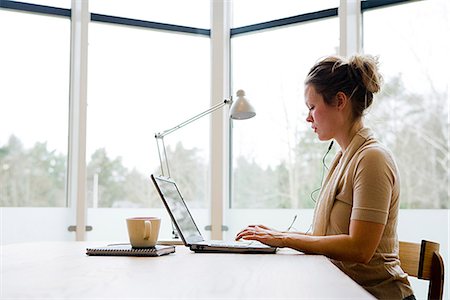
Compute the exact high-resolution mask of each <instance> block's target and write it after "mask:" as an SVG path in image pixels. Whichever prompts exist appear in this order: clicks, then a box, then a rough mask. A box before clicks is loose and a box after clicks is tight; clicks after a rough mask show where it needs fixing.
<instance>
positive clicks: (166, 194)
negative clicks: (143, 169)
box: [152, 175, 203, 245]
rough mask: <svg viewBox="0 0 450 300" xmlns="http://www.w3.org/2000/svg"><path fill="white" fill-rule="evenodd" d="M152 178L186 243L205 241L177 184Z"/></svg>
mask: <svg viewBox="0 0 450 300" xmlns="http://www.w3.org/2000/svg"><path fill="white" fill-rule="evenodd" d="M152 178H153V182H154V183H155V184H156V186H157V188H158V190H159V192H160V196H161V198H162V200H163V202H164V203H165V205H166V208H167V209H168V210H170V211H169V214H170V215H171V217H172V219H173V221H174V223H175V225H177V228H178V229H179V231H181V232H180V235H181V237H182V238H183V239H184V240H185V242H186V243H187V244H189V245H190V244H193V243H196V242H201V241H203V237H202V235H201V233H200V231H199V230H198V228H197V225H196V224H195V222H194V219H193V218H192V216H191V213H190V212H189V209H188V207H187V206H186V203H185V202H184V200H183V197H182V196H181V194H180V191H179V190H178V187H177V185H176V184H175V182H173V181H171V180H167V179H163V178H160V177H156V176H153V175H152ZM161 194H162V195H161Z"/></svg>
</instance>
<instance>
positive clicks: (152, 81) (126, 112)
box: [87, 23, 210, 208]
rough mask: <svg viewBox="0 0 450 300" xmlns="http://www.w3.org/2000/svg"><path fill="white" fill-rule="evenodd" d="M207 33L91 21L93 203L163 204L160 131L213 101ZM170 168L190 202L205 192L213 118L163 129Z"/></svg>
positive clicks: (200, 200) (199, 201)
mask: <svg viewBox="0 0 450 300" xmlns="http://www.w3.org/2000/svg"><path fill="white" fill-rule="evenodd" d="M209 42H210V41H209V38H205V37H198V36H189V35H182V34H173V33H164V32H159V31H152V30H142V29H134V28H130V27H126V26H123V27H122V26H111V25H105V24H98V23H91V24H90V31H89V76H88V80H89V84H88V89H89V90H88V125H87V132H88V134H87V163H88V166H87V168H88V178H87V180H88V182H87V187H88V205H89V207H137V208H138V207H162V205H161V200H160V199H159V197H158V196H157V194H156V190H155V188H154V187H153V184H152V183H151V181H150V174H151V173H156V174H157V175H159V174H161V173H160V161H159V156H158V152H157V145H156V140H155V138H154V135H155V133H157V132H161V131H164V130H166V129H169V128H172V127H173V126H175V125H178V124H179V123H181V122H183V121H185V120H187V119H189V118H190V117H192V116H194V115H196V114H198V113H200V112H202V111H204V110H206V109H207V108H209V107H210V89H209V84H210V75H209V71H210V66H209V63H210V60H209V57H210V55H209ZM164 140H165V144H166V149H167V156H168V160H169V163H170V172H171V176H172V178H173V179H175V180H176V182H177V183H178V185H179V186H180V189H181V191H182V193H183V195H184V197H185V198H186V201H187V202H188V205H189V206H190V207H192V208H198V207H206V206H208V207H209V202H208V201H207V200H206V191H207V180H206V176H207V166H208V159H209V150H208V149H209V119H208V117H204V118H202V119H200V120H198V121H196V122H194V123H192V124H189V125H188V126H186V127H184V128H181V129H179V130H178V131H176V132H174V133H172V134H169V135H167V136H166V137H165V139H164Z"/></svg>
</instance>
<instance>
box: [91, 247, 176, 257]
mask: <svg viewBox="0 0 450 300" xmlns="http://www.w3.org/2000/svg"><path fill="white" fill-rule="evenodd" d="M174 252H175V246H173V245H167V246H163V245H156V246H155V247H152V248H133V247H131V245H130V244H111V245H107V246H105V247H95V248H86V254H87V255H89V256H162V255H167V254H170V253H174Z"/></svg>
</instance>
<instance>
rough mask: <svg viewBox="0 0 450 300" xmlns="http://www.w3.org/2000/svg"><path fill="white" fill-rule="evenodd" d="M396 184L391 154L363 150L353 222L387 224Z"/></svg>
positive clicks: (371, 149) (357, 166)
mask: <svg viewBox="0 0 450 300" xmlns="http://www.w3.org/2000/svg"><path fill="white" fill-rule="evenodd" d="M395 181H396V168H395V164H394V163H393V160H392V158H391V156H390V154H389V153H388V152H387V151H385V150H384V149H382V148H379V147H371V148H367V149H364V150H363V151H362V152H361V153H360V155H359V157H358V163H357V165H356V170H355V173H354V181H353V182H354V186H353V209H352V214H351V219H352V220H361V221H369V222H374V223H380V224H386V223H387V220H388V216H389V208H390V204H391V201H392V198H393V191H394V184H395Z"/></svg>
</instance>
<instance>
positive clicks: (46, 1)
mask: <svg viewBox="0 0 450 300" xmlns="http://www.w3.org/2000/svg"><path fill="white" fill-rule="evenodd" d="M11 2H23V3H30V4H36V5H45V6H51V7H59V8H70V0H24V1H14V0H12V1H11Z"/></svg>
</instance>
